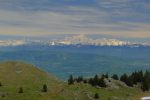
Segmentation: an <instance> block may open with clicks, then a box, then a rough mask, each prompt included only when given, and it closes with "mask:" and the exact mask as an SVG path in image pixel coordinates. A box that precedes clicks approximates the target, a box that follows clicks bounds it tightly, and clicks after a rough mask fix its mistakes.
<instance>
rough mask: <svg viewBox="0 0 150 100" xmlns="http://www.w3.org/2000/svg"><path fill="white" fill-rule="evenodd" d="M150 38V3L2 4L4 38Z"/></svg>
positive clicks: (57, 0)
mask: <svg viewBox="0 0 150 100" xmlns="http://www.w3.org/2000/svg"><path fill="white" fill-rule="evenodd" d="M59 34H61V35H63V34H88V35H100V36H110V37H116V38H134V39H139V38H142V40H143V39H144V38H145V40H146V41H149V38H150V0H0V35H1V36H2V35H7V36H12V35H14V36H49V35H59Z"/></svg>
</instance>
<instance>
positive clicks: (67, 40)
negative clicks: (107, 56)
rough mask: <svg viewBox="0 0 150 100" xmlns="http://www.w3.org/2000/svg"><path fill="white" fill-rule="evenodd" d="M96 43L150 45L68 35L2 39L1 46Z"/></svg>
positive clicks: (104, 44) (107, 44)
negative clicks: (44, 38) (40, 38)
mask: <svg viewBox="0 0 150 100" xmlns="http://www.w3.org/2000/svg"><path fill="white" fill-rule="evenodd" d="M31 44H33V45H35V44H39V45H48V46H54V45H60V46H62V45H94V46H136V47H137V46H150V45H149V44H146V43H131V42H128V41H121V40H117V39H106V38H102V39H92V38H88V37H87V36H85V35H77V36H72V37H66V38H64V39H60V40H58V39H55V40H46V41H43V40H28V39H20V40H19V39H18V40H0V46H1V47H2V46H3V47H4V46H5V47H7V46H20V45H31Z"/></svg>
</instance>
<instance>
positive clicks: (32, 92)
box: [0, 62, 148, 100]
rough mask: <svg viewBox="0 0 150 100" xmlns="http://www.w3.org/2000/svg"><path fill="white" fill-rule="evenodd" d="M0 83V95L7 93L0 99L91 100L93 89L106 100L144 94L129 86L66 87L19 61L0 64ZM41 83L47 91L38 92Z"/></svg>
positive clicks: (80, 85)
mask: <svg viewBox="0 0 150 100" xmlns="http://www.w3.org/2000/svg"><path fill="white" fill-rule="evenodd" d="M0 82H1V83H2V84H3V86H2V87H0V94H2V93H8V96H6V97H0V100H91V99H90V98H91V97H93V95H94V93H96V92H97V93H99V94H100V98H101V100H107V99H108V98H109V97H112V96H116V97H118V98H125V99H126V98H132V99H133V100H138V99H137V98H139V97H141V96H142V95H146V93H145V94H143V93H142V92H141V91H140V90H138V89H132V88H121V89H119V90H107V89H97V88H94V87H91V86H90V85H85V84H84V85H83V84H76V85H70V86H68V85H67V84H66V83H64V82H60V81H58V80H57V79H56V78H55V77H54V76H53V75H50V74H47V73H45V72H43V71H41V70H39V69H37V68H35V67H34V66H32V65H28V64H25V63H20V62H19V63H18V62H5V63H0ZM43 84H47V86H48V92H47V93H42V92H41V89H42V86H43ZM19 87H23V90H24V93H23V94H19V93H17V92H18V90H19ZM129 92H130V96H129V95H128V94H129ZM139 94H140V95H141V96H140V95H139ZM147 95H148V93H147ZM138 96H139V97H138ZM134 97H135V98H136V99H135V98H134ZM119 100H120V99H119Z"/></svg>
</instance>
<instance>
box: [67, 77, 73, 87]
mask: <svg viewBox="0 0 150 100" xmlns="http://www.w3.org/2000/svg"><path fill="white" fill-rule="evenodd" d="M68 84H69V85H71V84H74V80H73V76H72V75H70V77H69V79H68Z"/></svg>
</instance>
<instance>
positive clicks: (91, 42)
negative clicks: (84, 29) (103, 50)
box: [59, 35, 131, 46]
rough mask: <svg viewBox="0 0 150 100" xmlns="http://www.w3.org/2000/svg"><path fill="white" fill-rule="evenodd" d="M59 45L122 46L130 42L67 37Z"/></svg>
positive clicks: (81, 36) (80, 36)
mask: <svg viewBox="0 0 150 100" xmlns="http://www.w3.org/2000/svg"><path fill="white" fill-rule="evenodd" d="M59 43H62V44H66V45H71V44H72V45H76V44H82V45H97V46H105V45H106V46H122V45H129V44H131V43H130V42H125V41H120V40H117V39H106V38H103V39H91V38H88V37H86V36H85V35H79V36H73V37H67V38H65V39H64V40H62V41H60V42H59Z"/></svg>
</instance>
